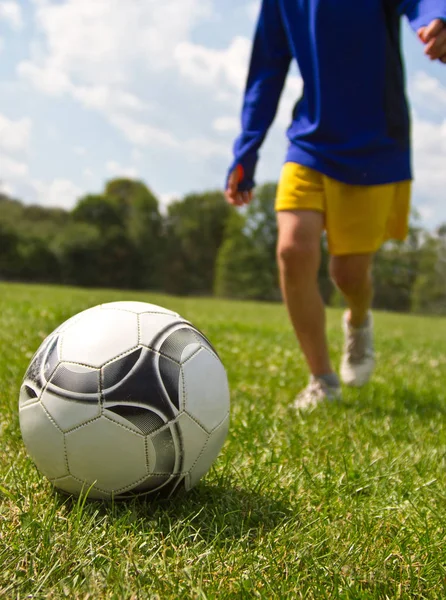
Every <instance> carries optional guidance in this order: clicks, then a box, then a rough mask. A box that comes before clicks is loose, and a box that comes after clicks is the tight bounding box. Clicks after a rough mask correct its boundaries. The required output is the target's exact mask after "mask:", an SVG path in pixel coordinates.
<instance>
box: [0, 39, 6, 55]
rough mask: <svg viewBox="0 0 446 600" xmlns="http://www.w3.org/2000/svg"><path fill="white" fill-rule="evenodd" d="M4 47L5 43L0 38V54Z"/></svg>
mask: <svg viewBox="0 0 446 600" xmlns="http://www.w3.org/2000/svg"><path fill="white" fill-rule="evenodd" d="M4 46H5V42H4V41H3V38H1V37H0V54H1V53H2V51H3V48H4Z"/></svg>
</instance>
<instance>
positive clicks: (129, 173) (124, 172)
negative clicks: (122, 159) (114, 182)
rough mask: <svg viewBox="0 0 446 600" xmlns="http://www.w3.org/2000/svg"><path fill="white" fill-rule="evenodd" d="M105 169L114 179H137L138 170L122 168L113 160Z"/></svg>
mask: <svg viewBox="0 0 446 600" xmlns="http://www.w3.org/2000/svg"><path fill="white" fill-rule="evenodd" d="M105 168H106V170H107V172H108V173H110V175H113V176H115V177H128V178H129V179H137V178H138V176H139V174H138V169H137V168H136V167H123V166H122V165H120V164H119V163H118V162H116V161H115V160H109V161H108V162H107V164H106V165H105Z"/></svg>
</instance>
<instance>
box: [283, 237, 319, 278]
mask: <svg viewBox="0 0 446 600" xmlns="http://www.w3.org/2000/svg"><path fill="white" fill-rule="evenodd" d="M318 261H319V246H314V245H312V244H309V243H299V242H296V241H295V240H293V241H290V242H288V241H282V242H281V241H279V244H278V246H277V263H278V265H279V270H280V272H281V273H282V274H283V275H285V276H286V277H287V278H288V279H294V280H297V279H299V278H300V277H307V276H308V274H309V273H311V272H312V271H316V272H317V269H318Z"/></svg>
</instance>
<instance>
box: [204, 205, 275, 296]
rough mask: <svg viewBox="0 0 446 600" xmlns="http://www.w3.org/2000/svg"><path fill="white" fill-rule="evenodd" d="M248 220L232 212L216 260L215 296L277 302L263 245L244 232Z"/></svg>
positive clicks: (268, 260)
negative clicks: (273, 300)
mask: <svg viewBox="0 0 446 600" xmlns="http://www.w3.org/2000/svg"><path fill="white" fill-rule="evenodd" d="M246 222H247V219H246V217H245V216H243V215H242V214H240V213H238V212H236V211H233V212H232V214H231V217H230V219H229V220H228V225H227V228H226V233H225V241H224V242H223V244H222V246H221V248H220V251H219V253H218V257H217V266H216V276H215V294H216V295H217V296H223V297H227V298H239V299H243V300H272V299H275V298H276V289H277V280H276V278H275V273H274V272H273V270H272V269H271V268H268V267H269V266H270V258H271V257H270V256H269V255H268V252H267V249H266V248H265V246H264V245H262V244H259V243H256V241H255V239H254V237H253V236H252V235H250V234H249V233H248V232H247V231H246V229H247V227H246Z"/></svg>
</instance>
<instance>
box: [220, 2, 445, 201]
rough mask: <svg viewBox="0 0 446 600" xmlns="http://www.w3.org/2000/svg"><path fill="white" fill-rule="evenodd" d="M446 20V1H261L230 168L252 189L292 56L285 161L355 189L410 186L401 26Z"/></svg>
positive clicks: (408, 128)
mask: <svg viewBox="0 0 446 600" xmlns="http://www.w3.org/2000/svg"><path fill="white" fill-rule="evenodd" d="M403 15H406V16H407V18H408V19H409V22H410V24H411V26H412V28H413V29H414V30H415V31H417V30H418V29H419V28H420V27H423V26H427V25H428V24H429V23H430V22H431V21H432V20H434V19H437V18H439V19H446V0H262V7H261V11H260V16H259V20H258V23H257V29H256V33H255V37H254V44H253V49H252V55H251V63H250V68H249V75H248V81H247V85H246V91H245V97H244V103H243V111H242V133H241V135H240V136H239V137H238V139H237V140H236V142H235V144H234V162H233V164H232V166H231V168H230V171H232V170H233V169H234V168H235V167H236V166H237V165H240V166H241V167H242V168H243V172H244V178H243V180H242V181H241V183H240V184H239V190H241V191H243V190H249V189H251V188H252V187H253V186H254V173H255V169H256V165H257V160H258V152H259V149H260V146H261V145H262V143H263V140H264V139H265V136H266V134H267V131H268V129H269V127H270V126H271V124H272V122H273V120H274V117H275V114H276V111H277V106H278V103H279V99H280V95H281V93H282V90H283V87H284V84H285V80H286V77H287V74H288V70H289V66H290V63H291V61H292V59H296V61H297V64H298V67H299V70H300V73H301V76H302V79H303V82H304V88H303V94H302V97H301V99H300V100H299V101H298V102H297V104H296V107H295V109H294V112H293V118H292V123H291V125H290V127H289V129H288V138H289V142H290V143H289V148H288V152H287V155H286V161H290V162H296V163H300V164H302V165H305V166H308V167H311V168H313V169H316V170H318V171H320V172H321V173H323V174H325V175H328V176H330V177H333V178H335V179H337V180H339V181H343V182H345V183H351V184H364V185H374V184H382V183H391V182H396V181H402V180H405V179H411V177H412V172H411V148H410V118H409V109H408V104H407V99H406V92H405V76H404V67H403V62H402V58H401V40H400V22H401V17H402V16H403Z"/></svg>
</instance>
